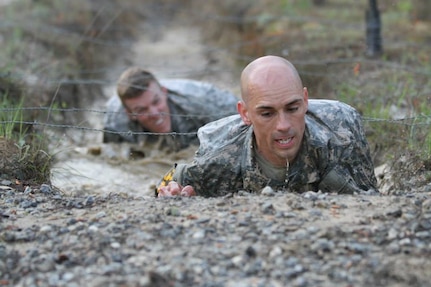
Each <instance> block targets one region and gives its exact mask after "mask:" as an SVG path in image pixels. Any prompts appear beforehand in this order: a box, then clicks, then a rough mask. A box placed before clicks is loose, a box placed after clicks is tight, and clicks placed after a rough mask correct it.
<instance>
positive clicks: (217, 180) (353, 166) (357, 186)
mask: <svg viewBox="0 0 431 287" xmlns="http://www.w3.org/2000/svg"><path fill="white" fill-rule="evenodd" d="M308 103H309V105H308V111H307V113H306V116H305V122H306V129H305V134H304V138H303V142H302V146H301V149H300V151H299V153H298V155H297V158H296V159H295V161H294V162H293V163H290V166H289V168H288V170H287V173H286V174H287V175H288V176H287V177H286V179H285V180H284V181H277V180H274V179H271V178H268V177H266V176H265V175H264V174H263V173H262V171H261V169H260V167H259V166H258V165H257V163H256V158H255V149H254V145H255V144H254V142H255V141H254V134H253V127H252V126H247V125H245V124H244V123H243V122H242V119H241V118H240V116H239V115H234V116H230V117H226V118H224V119H221V120H218V121H216V122H213V123H210V124H208V125H206V126H204V127H202V128H201V129H200V130H199V132H198V137H199V140H200V147H199V149H198V151H197V153H196V155H195V158H194V160H193V162H192V163H190V164H178V165H177V166H176V168H175V169H174V172H173V176H172V177H173V180H175V181H177V182H178V183H180V184H181V185H183V186H184V185H191V186H193V187H194V188H195V191H196V194H197V195H201V196H222V195H225V194H227V193H229V192H235V191H238V190H246V191H250V192H259V191H261V190H262V188H263V187H265V186H271V187H272V188H273V189H275V190H285V191H292V192H305V191H318V190H321V191H323V192H337V193H354V192H360V191H368V190H374V191H377V188H376V185H377V180H376V177H375V174H374V167H373V162H372V160H371V156H370V150H369V146H368V142H367V140H366V137H365V134H364V131H363V127H362V119H361V116H360V115H359V113H358V112H357V111H356V110H355V109H353V108H352V107H350V106H349V105H347V104H344V103H341V102H338V101H331V100H309V102H308Z"/></svg>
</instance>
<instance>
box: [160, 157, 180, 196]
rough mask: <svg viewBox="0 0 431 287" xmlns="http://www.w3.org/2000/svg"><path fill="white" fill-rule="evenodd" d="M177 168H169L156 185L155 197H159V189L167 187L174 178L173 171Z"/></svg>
mask: <svg viewBox="0 0 431 287" xmlns="http://www.w3.org/2000/svg"><path fill="white" fill-rule="evenodd" d="M176 167H177V164H175V165H174V167H173V168H171V169H170V170H169V171H168V172H167V173H166V174H165V175H164V176H163V178H162V180H161V181H160V183H159V184H158V185H157V188H156V190H155V192H156V197H157V196H158V195H159V192H160V188H162V187H164V186H167V185H168V184H169V182H171V181H172V180H173V178H174V173H175V169H176Z"/></svg>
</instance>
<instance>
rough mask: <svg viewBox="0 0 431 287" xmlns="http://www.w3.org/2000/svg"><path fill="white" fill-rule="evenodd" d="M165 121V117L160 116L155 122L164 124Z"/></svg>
mask: <svg viewBox="0 0 431 287" xmlns="http://www.w3.org/2000/svg"><path fill="white" fill-rule="evenodd" d="M164 121H165V119H164V118H163V117H160V118H159V119H158V120H157V121H156V122H155V124H156V125H161V124H163V122H164Z"/></svg>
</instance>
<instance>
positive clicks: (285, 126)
mask: <svg viewBox="0 0 431 287" xmlns="http://www.w3.org/2000/svg"><path fill="white" fill-rule="evenodd" d="M288 83H289V82H288V81H286V80H283V79H280V80H275V81H272V82H271V84H270V85H268V84H264V85H260V84H257V85H254V86H253V87H252V88H251V89H249V95H248V100H247V102H246V103H244V102H241V103H239V104H238V111H239V113H240V114H241V116H242V119H243V121H244V122H245V124H248V125H253V129H254V134H255V138H256V144H257V150H258V152H259V153H261V154H262V155H263V157H264V158H265V159H266V160H268V161H269V162H271V163H272V164H274V165H276V166H279V167H281V166H286V160H289V162H292V161H293V160H294V159H295V157H296V155H297V153H298V151H299V149H300V147H301V142H302V138H303V135H304V131H305V113H306V112H307V108H308V92H307V89H306V88H298V87H295V85H293V87H292V85H289V84H288Z"/></svg>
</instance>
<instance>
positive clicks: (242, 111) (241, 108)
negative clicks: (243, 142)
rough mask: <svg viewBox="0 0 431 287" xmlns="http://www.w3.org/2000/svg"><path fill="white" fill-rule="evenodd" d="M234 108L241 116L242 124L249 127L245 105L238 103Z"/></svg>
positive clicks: (249, 122) (241, 102)
mask: <svg viewBox="0 0 431 287" xmlns="http://www.w3.org/2000/svg"><path fill="white" fill-rule="evenodd" d="M236 108H237V110H238V113H239V115H240V116H241V118H242V121H243V122H244V124H246V125H248V126H249V125H251V121H250V119H249V118H248V111H247V107H246V105H245V103H244V102H243V101H239V102H238V103H237V105H236Z"/></svg>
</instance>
